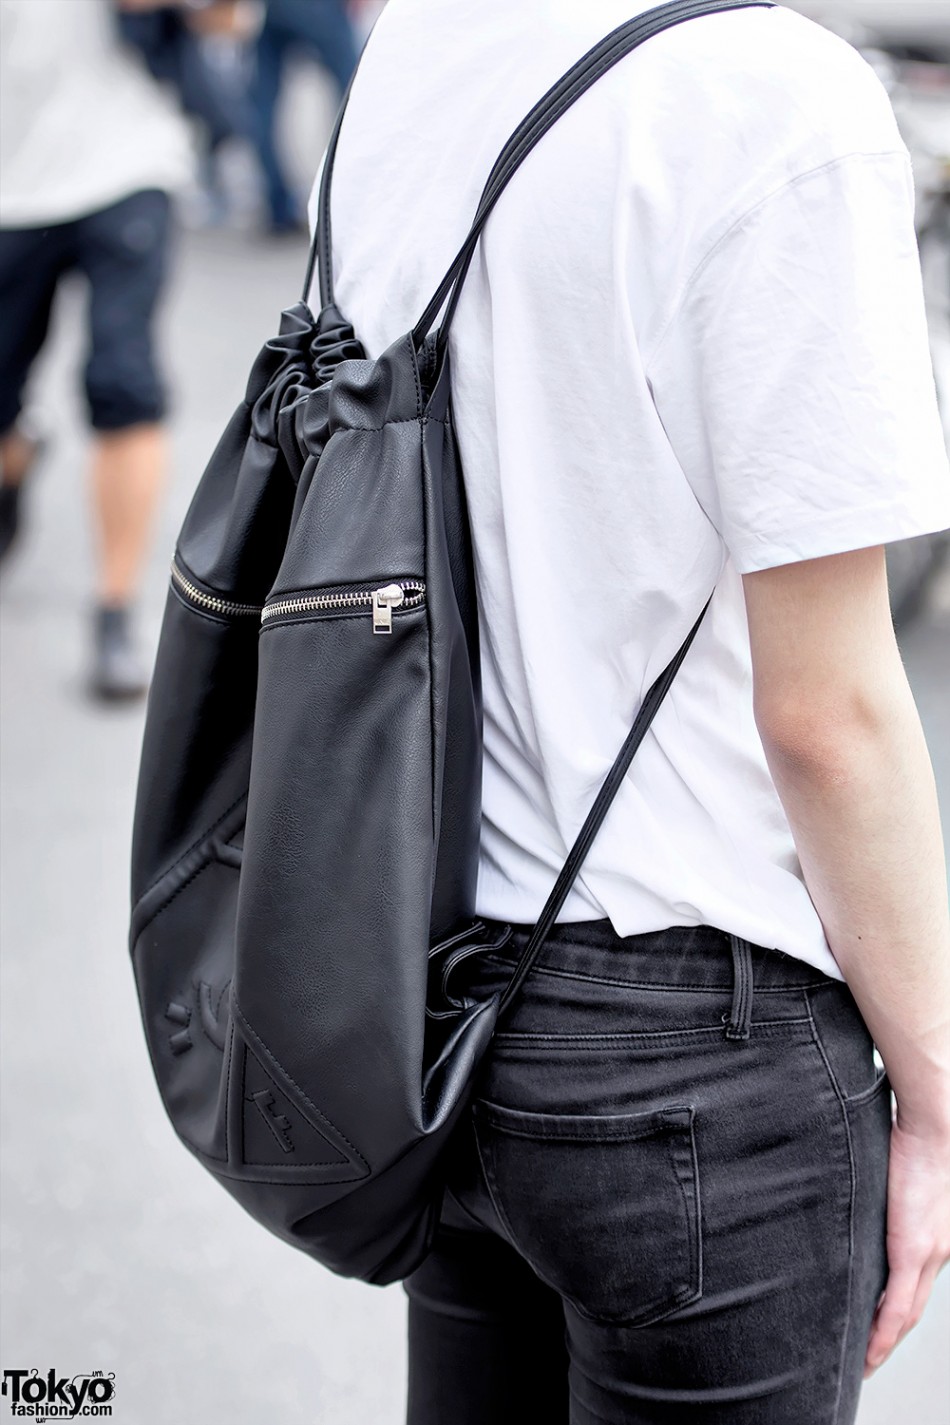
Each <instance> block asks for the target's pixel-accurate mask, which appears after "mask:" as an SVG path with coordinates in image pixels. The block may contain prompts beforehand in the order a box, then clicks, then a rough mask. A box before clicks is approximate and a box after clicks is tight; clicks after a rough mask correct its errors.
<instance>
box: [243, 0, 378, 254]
mask: <svg viewBox="0 0 950 1425" xmlns="http://www.w3.org/2000/svg"><path fill="white" fill-rule="evenodd" d="M289 49H299V50H301V51H302V52H303V53H304V54H306V55H307V56H308V57H309V58H311V59H314V60H316V61H317V63H318V64H321V65H322V66H323V68H324V69H325V70H326V71H327V73H328V74H329V75H330V76H331V77H332V79H333V80H334V82H335V84H336V88H337V98H338V99H339V98H342V96H343V91H344V90H345V89H346V86H347V85H348V84H349V82H350V78H351V76H352V74H353V70H354V69H355V68H356V61H357V59H358V57H359V46H358V44H357V40H356V32H355V30H354V28H353V24H352V22H351V20H350V18H349V15H348V14H347V12H346V6H345V4H344V3H343V0H267V5H266V10H265V19H264V25H263V27H262V29H261V33H260V36H259V39H258V44H257V75H256V81H255V88H254V96H255V108H256V114H257V145H258V156H259V159H260V163H261V168H262V170H263V173H264V180H265V183H266V187H267V201H268V205H269V207H270V218H271V225H272V227H273V228H274V229H275V230H277V231H281V230H285V229H296V228H299V227H303V226H305V219H304V216H303V212H302V208H301V205H300V203H299V202H298V200H297V199H296V197H295V196H294V194H293V192H292V190H291V187H290V184H289V183H288V181H287V178H286V176H285V173H284V169H283V166H282V164H281V161H280V156H279V154H278V152H277V143H276V136H275V115H276V109H277V102H278V96H279V93H280V82H281V77H282V74H283V67H284V60H285V58H286V55H287V51H288V50H289Z"/></svg>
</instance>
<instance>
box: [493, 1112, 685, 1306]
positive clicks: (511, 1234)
mask: <svg viewBox="0 0 950 1425" xmlns="http://www.w3.org/2000/svg"><path fill="white" fill-rule="evenodd" d="M491 1103H492V1101H491V1100H490V1099H482V1100H476V1101H475V1102H474V1103H473V1109H474V1110H475V1111H474V1112H473V1115H472V1118H473V1126H474V1131H473V1135H472V1136H473V1138H474V1140H475V1151H476V1153H477V1154H478V1161H479V1163H480V1165H481V1169H482V1176H483V1178H484V1181H485V1186H486V1188H487V1190H488V1195H489V1198H490V1199H491V1203H492V1206H493V1207H494V1209H495V1212H496V1213H497V1214H498V1218H499V1220H500V1222H501V1223H502V1226H503V1227H504V1229H505V1231H506V1233H507V1234H508V1239H509V1242H510V1243H511V1245H512V1246H513V1247H514V1248H515V1250H516V1251H517V1252H518V1254H519V1256H522V1257H523V1258H524V1260H525V1261H526V1262H527V1263H528V1265H529V1266H530V1267H531V1270H532V1271H533V1272H534V1274H535V1276H537V1277H538V1279H539V1280H540V1281H543V1282H544V1284H545V1286H547V1287H550V1289H551V1290H552V1291H553V1292H556V1294H557V1295H558V1296H560V1297H561V1298H562V1299H563V1300H564V1301H566V1302H569V1303H570V1305H571V1306H572V1307H573V1309H574V1310H575V1311H576V1312H577V1313H578V1314H579V1315H580V1316H583V1317H585V1318H586V1319H587V1320H588V1321H593V1322H594V1323H595V1324H597V1325H602V1326H630V1327H645V1326H652V1325H653V1324H654V1323H655V1322H657V1321H662V1320H663V1319H664V1318H665V1317H667V1316H669V1315H671V1314H672V1313H673V1312H674V1311H678V1310H679V1309H680V1308H681V1307H682V1306H686V1305H688V1304H689V1303H690V1302H693V1301H698V1300H699V1298H700V1297H701V1296H702V1292H703V1270H702V1210H701V1197H700V1184H699V1163H698V1159H697V1156H696V1137H695V1133H694V1128H693V1118H694V1110H693V1108H692V1107H685V1108H682V1107H678V1108H677V1109H676V1110H663V1109H659V1110H657V1112H656V1114H655V1115H652V1118H653V1121H654V1122H655V1120H656V1118H658V1117H662V1116H664V1114H666V1113H668V1112H671V1111H675V1112H679V1113H683V1112H684V1111H685V1112H686V1113H687V1114H688V1117H687V1119H686V1122H685V1123H679V1124H677V1125H676V1128H677V1131H678V1132H683V1131H684V1130H685V1131H686V1133H687V1134H688V1135H689V1145H690V1157H691V1162H692V1174H691V1176H692V1183H693V1193H694V1201H695V1224H694V1223H693V1220H692V1218H691V1215H690V1206H689V1195H688V1192H687V1186H686V1183H685V1182H684V1181H683V1180H682V1178H681V1177H680V1175H679V1173H678V1172H677V1169H676V1164H675V1162H674V1161H673V1154H672V1146H671V1142H670V1138H669V1136H668V1137H667V1143H666V1152H667V1159H668V1161H669V1163H670V1168H671V1170H672V1173H673V1177H674V1178H675V1180H676V1182H677V1184H678V1186H679V1189H680V1192H681V1194H682V1197H683V1210H684V1213H685V1216H686V1228H687V1238H688V1249H687V1250H688V1260H689V1274H690V1277H691V1278H692V1277H695V1282H696V1284H695V1286H693V1285H691V1284H688V1285H686V1286H684V1287H680V1288H679V1289H678V1290H677V1291H675V1292H673V1293H672V1294H671V1295H670V1296H668V1297H666V1298H664V1299H663V1300H662V1302H661V1301H653V1302H648V1303H647V1304H646V1305H645V1306H644V1307H642V1308H641V1311H640V1312H638V1313H636V1314H635V1315H633V1316H623V1315H610V1314H606V1313H600V1314H595V1313H594V1312H592V1311H590V1310H588V1309H587V1308H586V1307H584V1306H581V1304H580V1303H579V1302H578V1301H576V1300H575V1299H574V1297H573V1296H572V1295H571V1294H570V1293H568V1292H566V1291H563V1290H562V1289H561V1288H560V1287H558V1286H557V1285H556V1284H555V1283H554V1282H553V1281H551V1280H550V1279H549V1277H548V1276H547V1275H546V1274H545V1273H544V1272H542V1271H540V1270H539V1269H538V1267H537V1266H535V1264H534V1262H533V1261H531V1259H530V1258H529V1257H528V1256H527V1254H526V1253H524V1252H523V1251H522V1250H521V1248H520V1247H519V1246H518V1245H517V1243H518V1237H517V1233H516V1232H515V1231H514V1228H513V1227H512V1223H511V1219H510V1218H509V1216H508V1213H507V1212H506V1211H505V1208H504V1205H503V1203H502V1201H501V1194H500V1191H499V1188H498V1180H497V1178H496V1176H495V1171H494V1162H493V1154H492V1153H491V1151H490V1150H489V1149H488V1148H487V1147H483V1144H482V1140H481V1136H480V1134H479V1133H478V1118H479V1116H480V1115H479V1110H480V1109H481V1108H482V1106H483V1105H484V1104H491ZM493 1107H495V1108H505V1107H506V1105H504V1104H494V1105H493ZM507 1111H508V1112H510V1113H521V1112H525V1113H527V1112H528V1110H521V1109H508V1110H507ZM481 1116H482V1117H483V1119H485V1120H486V1121H487V1122H489V1123H490V1121H491V1120H490V1118H489V1116H488V1114H485V1113H482V1114H481ZM538 1116H539V1117H542V1116H548V1117H557V1116H559V1115H540V1114H539V1115H538ZM564 1116H565V1117H572V1116H576V1117H578V1118H580V1117H583V1116H584V1115H580V1114H578V1115H564ZM604 1116H608V1115H602V1117H604ZM609 1116H611V1117H614V1118H621V1117H630V1118H633V1117H636V1116H637V1115H634V1114H629V1115H621V1114H615V1115H609ZM596 1117H597V1115H593V1114H592V1115H591V1118H596ZM499 1132H501V1133H506V1134H508V1135H509V1136H510V1137H521V1138H529V1139H533V1140H534V1141H535V1142H538V1141H540V1142H547V1143H551V1142H554V1143H564V1142H583V1143H596V1142H601V1143H611V1142H614V1143H616V1142H622V1143H623V1142H636V1141H637V1139H638V1138H642V1137H644V1136H645V1134H644V1133H640V1134H636V1135H633V1136H631V1137H629V1138H626V1137H624V1138H596V1137H592V1136H590V1135H588V1136H586V1137H580V1138H571V1137H569V1136H568V1135H563V1136H561V1135H553V1136H552V1135H544V1134H530V1133H528V1132H520V1133H519V1132H515V1131H511V1130H509V1129H508V1128H501V1127H499ZM657 1308H659V1309H657Z"/></svg>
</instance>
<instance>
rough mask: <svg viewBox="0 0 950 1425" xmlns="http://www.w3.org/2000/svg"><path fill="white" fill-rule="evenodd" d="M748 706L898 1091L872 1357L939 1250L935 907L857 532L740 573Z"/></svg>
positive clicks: (889, 657)
mask: <svg viewBox="0 0 950 1425" xmlns="http://www.w3.org/2000/svg"><path fill="white" fill-rule="evenodd" d="M743 583H744V588H745V598H746V608H747V612H748V619H749V635H750V640H751V646H752V660H753V671H754V682H755V714H756V722H757V725H758V728H759V733H760V736H761V738H762V742H763V745H764V747H765V752H766V756H767V758H768V762H769V767H770V769H771V772H772V776H773V779H774V781H775V785H776V787H777V789H778V792H779V795H780V797H781V799H782V803H783V805H784V807H785V810H786V813H787V815H788V818H789V822H790V824H791V827H792V831H793V834H794V837H795V842H796V846H797V849H798V854H799V858H800V860H801V864H802V869H803V871H804V875H805V881H806V883H807V885H808V889H809V891H810V893H811V896H812V899H813V901H814V903H815V906H816V908H817V910H818V913H819V915H820V917H821V920H822V923H823V924H824V927H825V933H826V935H827V937H828V942H829V944H830V945H831V948H832V951H833V953H834V955H835V959H836V960H837V962H838V964H839V966H840V968H841V972H842V974H843V975H844V977H845V979H846V980H847V982H848V985H849V987H850V989H851V992H852V993H853V995H854V997H855V1000H856V1001H857V1004H858V1006H859V1008H860V1010H861V1012H862V1014H863V1016H864V1018H865V1021H866V1023H867V1025H868V1028H869V1030H870V1031H871V1034H872V1036H873V1038H874V1041H875V1043H876V1044H877V1046H878V1049H879V1050H880V1053H881V1056H882V1058H883V1060H884V1063H885V1065H886V1067H887V1071H888V1075H889V1077H890V1079H891V1083H892V1084H893V1087H894V1094H895V1098H896V1100H897V1121H896V1123H895V1126H894V1131H893V1135H892V1140H891V1163H890V1176H889V1187H888V1262H889V1268H890V1270H889V1276H888V1283H887V1289H886V1292H885V1296H884V1299H883V1301H882V1303H881V1306H880V1307H879V1309H878V1313H877V1315H876V1317H875V1324H874V1328H873V1330H872V1333H871V1340H870V1343H869V1347H868V1369H869V1370H870V1369H873V1368H874V1367H876V1366H877V1365H879V1364H880V1363H881V1361H882V1360H883V1359H884V1358H885V1356H886V1355H887V1354H888V1353H889V1352H890V1351H891V1350H892V1349H893V1347H894V1346H895V1345H896V1343H897V1341H898V1340H900V1338H901V1337H902V1336H903V1335H904V1334H905V1333H906V1332H907V1331H908V1330H909V1329H910V1328H911V1326H913V1325H914V1324H915V1323H916V1321H917V1320H918V1319H919V1317H920V1314H921V1313H922V1311H923V1308H924V1305H925V1303H926V1300H927V1297H928V1296H929V1293H930V1289H931V1286H932V1285H933V1280H934V1278H935V1276H936V1274H937V1272H938V1270H939V1269H940V1267H941V1266H942V1265H943V1264H944V1263H945V1262H946V1261H947V1259H948V1257H950V914H948V904H947V879H946V863H945V859H944V850H943V844H942V839H941V834H940V822H939V816H938V811H937V796H936V789H935V787H934V779H933V772H932V769H931V765H930V759H929V756H928V754H927V748H926V745H925V742H924V737H923V732H922V730H921V726H920V721H919V718H918V716H917V710H916V708H915V706H914V701H913V697H912V695H911V692H910V688H909V687H908V684H907V679H906V676H905V673H904V669H903V666H902V664H901V660H900V655H899V652H898V649H897V644H896V640H895V638H894V633H893V629H892V626H891V619H890V613H889V608H888V602H887V583H886V574H885V567H884V553H883V550H881V549H864V550H858V551H855V552H854V553H849V554H841V555H832V556H830V557H828V558H825V559H813V560H808V561H805V562H803V563H800V564H790V565H785V566H783V567H781V568H778V569H769V570H763V571H762V572H761V573H756V574H748V575H746V576H745V577H744V580H743Z"/></svg>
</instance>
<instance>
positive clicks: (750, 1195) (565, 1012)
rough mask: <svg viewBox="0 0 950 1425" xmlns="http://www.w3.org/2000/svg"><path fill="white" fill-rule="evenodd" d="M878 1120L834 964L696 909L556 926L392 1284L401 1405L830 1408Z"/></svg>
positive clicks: (495, 983)
mask: <svg viewBox="0 0 950 1425" xmlns="http://www.w3.org/2000/svg"><path fill="white" fill-rule="evenodd" d="M528 929H529V928H528V927H517V928H516V933H515V936H514V938H513V941H512V942H511V943H510V945H509V946H507V947H506V948H505V950H504V951H503V952H501V953H500V954H497V955H494V956H492V957H490V958H488V957H486V958H485V959H484V960H482V961H481V962H480V963H479V964H477V965H476V966H470V967H469V968H468V969H467V971H466V972H465V974H466V982H465V985H464V986H461V985H460V984H459V983H458V982H456V983H455V985H454V986H453V990H454V992H455V993H458V992H460V990H464V991H465V992H470V993H473V994H476V995H478V996H479V997H480V996H482V995H483V994H485V993H487V992H489V991H491V990H494V989H498V988H501V987H502V986H503V984H504V983H505V982H506V980H507V978H508V976H509V975H510V973H511V970H512V968H513V966H514V962H515V959H516V957H517V955H518V954H519V953H520V951H521V949H522V948H523V946H524V943H525V936H526V935H527V933H528ZM890 1122H891V1107H890V1092H889V1084H888V1082H887V1079H886V1077H885V1076H884V1075H883V1073H882V1072H880V1071H879V1070H878V1068H877V1067H876V1065H875V1062H874V1058H873V1045H872V1043H871V1039H870V1036H869V1034H868V1031H867V1028H866V1027H865V1024H864V1021H863V1019H862V1018H861V1015H860V1013H859V1011H858V1009H857V1006H856V1004H855V1002H854V999H853V997H852V995H851V993H850V991H849V990H848V988H847V987H846V986H845V985H843V984H841V983H840V982H839V981H836V980H831V979H829V978H828V977H826V976H825V975H823V974H822V973H821V972H820V971H817V970H814V969H812V968H811V967H810V966H808V965H805V964H803V963H802V962H800V961H798V960H795V959H793V958H791V957H789V956H786V955H783V954H781V953H780V952H778V951H774V950H765V949H761V948H759V947H756V946H749V945H747V944H746V943H745V942H744V941H739V940H735V939H733V938H732V937H729V936H727V935H725V934H723V933H722V932H721V931H718V930H713V929H710V928H708V927H700V928H698V929H685V928H678V929H674V930H670V931H666V932H663V933H661V934H654V935H639V936H629V937H627V938H626V939H622V938H621V937H619V936H617V935H616V934H615V933H614V931H613V930H612V928H611V926H610V924H609V922H608V921H596V922H585V923H583V924H580V925H576V924H575V925H570V924H565V925H558V926H556V927H555V929H554V931H553V932H552V935H551V937H550V939H549V940H548V942H547V944H546V945H545V946H544V948H543V949H542V951H541V954H540V957H539V959H538V962H537V963H536V965H535V967H534V968H533V970H532V971H531V974H530V975H529V976H528V978H527V980H526V981H525V983H524V986H523V988H522V990H521V994H520V996H519V998H518V999H517V1000H516V1001H515V1002H514V1004H513V1006H512V1009H511V1011H510V1012H509V1014H508V1016H507V1017H506V1019H505V1020H504V1021H503V1024H502V1027H501V1029H500V1031H499V1032H498V1034H497V1035H496V1037H495V1040H494V1041H493V1045H492V1048H491V1050H490V1052H489V1055H488V1056H487V1062H486V1063H485V1064H484V1067H483V1069H482V1070H481V1072H480V1075H479V1080H478V1083H477V1086H476V1098H475V1101H474V1103H473V1106H472V1110H471V1112H470V1114H469V1115H468V1116H467V1118H466V1119H465V1121H464V1122H463V1124H462V1125H461V1128H460V1131H459V1132H458V1134H457V1135H456V1138H455V1140H454V1142H453V1154H452V1161H451V1165H450V1174H449V1191H448V1192H447V1194H446V1202H445V1208H444V1210H443V1214H442V1223H441V1226H440V1230H439V1235H438V1238H437V1241H436V1245H435V1248H434V1250H433V1252H432V1253H431V1254H430V1256H429V1257H428V1258H427V1260H426V1261H425V1262H424V1263H423V1265H422V1266H421V1267H420V1268H419V1269H418V1270H417V1271H416V1272H414V1273H413V1274H412V1276H411V1277H409V1278H408V1279H407V1281H406V1283H405V1288H406V1291H407V1294H408V1296H409V1299H410V1304H409V1410H408V1421H409V1425H565V1422H570V1425H595V1422H596V1425H602V1422H609V1423H610V1425H615V1423H616V1422H624V1425H848V1422H851V1421H853V1419H854V1415H855V1411H856V1408H857V1400H858V1393H859V1390H860V1384H861V1375H862V1367H863V1361H864V1352H865V1348H866V1345H867V1338H868V1333H869V1330H870V1324H871V1316H872V1313H873V1311H874V1307H875V1304H876V1302H877V1300H878V1297H879V1295H880V1293H881V1291H882V1289H883V1286H884V1280H885V1276H886V1256H885V1231H884V1228H885V1203H886V1180H887V1157H888V1143H889V1136H890Z"/></svg>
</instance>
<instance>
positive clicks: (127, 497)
mask: <svg viewBox="0 0 950 1425" xmlns="http://www.w3.org/2000/svg"><path fill="white" fill-rule="evenodd" d="M169 237H170V203H169V199H168V196H167V194H165V193H161V192H158V191H149V192H144V193H136V194H133V195H132V196H131V197H130V198H126V199H124V200H123V201H122V202H119V203H115V204H113V205H112V206H111V207H109V208H106V209H104V210H103V211H101V212H98V213H93V214H91V215H90V216H89V217H87V218H84V219H82V220H81V221H80V223H79V224H78V243H77V251H78V261H79V265H80V266H81V268H82V270H83V271H84V272H85V274H86V276H87V277H88V279H89V284H90V354H89V360H88V362H87V365H86V394H87V398H88V402H89V412H90V417H91V421H92V426H93V430H94V432H95V439H94V444H93V451H92V495H93V507H94V516H95V523H96V530H97V534H98V544H99V557H98V566H99V567H98V576H97V597H98V607H97V609H96V614H95V627H94V653H93V668H92V676H91V685H92V689H93V691H94V692H96V693H97V694H99V695H101V696H104V697H129V696H134V695H136V694H139V693H141V692H143V691H144V689H145V686H146V683H147V677H146V671H145V667H144V664H143V663H142V661H141V659H140V657H139V655H138V653H137V651H136V649H135V646H134V643H133V640H132V631H131V626H130V613H131V605H132V602H133V599H134V597H135V595H136V593H137V590H138V583H139V578H140V575H141V570H142V565H143V562H144V559H145V554H146V551H147V547H148V539H149V535H150V533H151V529H152V524H153V520H154V515H155V510H156V505H157V501H158V496H159V493H160V491H161V487H162V484H163V480H164V475H165V468H166V463H167V458H166V441H165V434H164V431H163V429H162V425H161V422H162V420H163V417H164V415H165V409H166V402H165V392H164V387H163V384H162V381H161V379H160V376H159V374H158V371H157V367H156V361H155V352H154V340H153V328H154V318H155V313H156V308H157V304H158V299H159V296H160V294H161V290H162V287H163V284H164V279H165V273H166V269H167V252H168V244H169Z"/></svg>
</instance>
